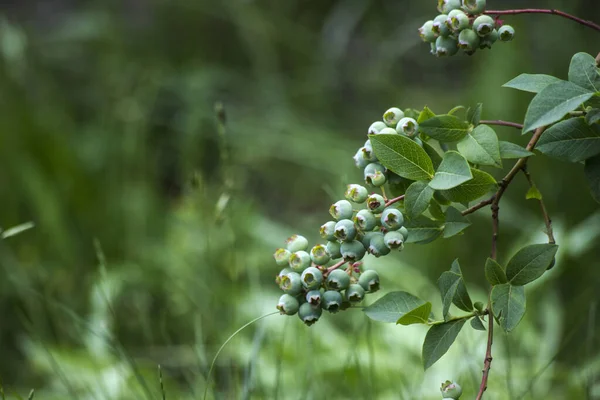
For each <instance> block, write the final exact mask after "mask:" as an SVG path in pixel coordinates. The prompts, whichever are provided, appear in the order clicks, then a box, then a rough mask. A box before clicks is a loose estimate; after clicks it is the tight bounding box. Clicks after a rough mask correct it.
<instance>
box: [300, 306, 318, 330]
mask: <svg viewBox="0 0 600 400" xmlns="http://www.w3.org/2000/svg"><path fill="white" fill-rule="evenodd" d="M322 313H323V310H321V307H314V306H312V305H310V303H304V304H302V305H301V306H300V309H299V310H298V317H300V319H301V320H302V322H304V323H305V324H306V325H308V326H311V325H312V324H314V323H315V322H317V321H318V320H319V318H320V317H321V314H322Z"/></svg>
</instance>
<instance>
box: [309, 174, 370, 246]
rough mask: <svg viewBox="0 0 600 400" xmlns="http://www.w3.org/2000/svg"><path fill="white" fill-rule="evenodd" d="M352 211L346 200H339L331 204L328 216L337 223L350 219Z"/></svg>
mask: <svg viewBox="0 0 600 400" xmlns="http://www.w3.org/2000/svg"><path fill="white" fill-rule="evenodd" d="M369 165H371V164H369ZM367 167H368V166H367ZM353 211H354V210H353V209H352V203H350V202H349V201H348V200H340V201H338V202H336V203H334V204H332V205H331V207H330V208H329V214H331V216H332V217H333V218H335V219H336V220H338V221H339V220H341V219H350V218H352V214H353ZM307 247H308V242H307Z"/></svg>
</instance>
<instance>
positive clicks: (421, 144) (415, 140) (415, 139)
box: [411, 136, 423, 147]
mask: <svg viewBox="0 0 600 400" xmlns="http://www.w3.org/2000/svg"><path fill="white" fill-rule="evenodd" d="M411 139H412V140H413V142H415V143H416V144H418V145H419V146H420V147H423V141H422V140H421V139H420V138H419V137H417V136H415V137H413V138H411Z"/></svg>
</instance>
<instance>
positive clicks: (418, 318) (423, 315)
mask: <svg viewBox="0 0 600 400" xmlns="http://www.w3.org/2000/svg"><path fill="white" fill-rule="evenodd" d="M430 314H431V303H430V302H427V303H425V304H422V305H420V306H419V307H417V308H415V309H413V310H411V311H409V312H407V313H406V314H404V315H403V316H401V317H400V318H399V319H398V321H396V324H400V325H413V324H426V323H427V320H428V319H429V315H430Z"/></svg>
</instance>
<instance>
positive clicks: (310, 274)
mask: <svg viewBox="0 0 600 400" xmlns="http://www.w3.org/2000/svg"><path fill="white" fill-rule="evenodd" d="M300 279H301V280H302V285H303V286H304V287H305V288H306V289H308V290H314V289H318V288H319V287H321V284H322V283H323V273H322V272H321V271H320V270H319V269H318V268H315V267H310V268H307V269H305V270H304V272H302V275H301V276H300Z"/></svg>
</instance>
